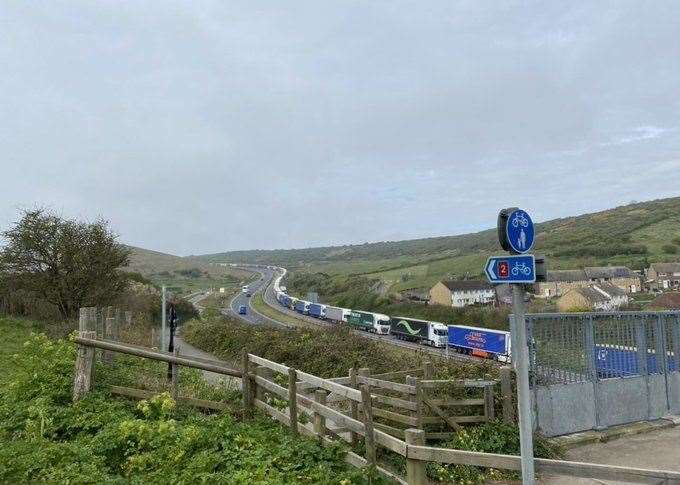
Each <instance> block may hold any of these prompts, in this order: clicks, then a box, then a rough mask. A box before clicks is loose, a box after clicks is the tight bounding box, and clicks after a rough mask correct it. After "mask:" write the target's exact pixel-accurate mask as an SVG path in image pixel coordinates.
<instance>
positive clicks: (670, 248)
mask: <svg viewBox="0 0 680 485" xmlns="http://www.w3.org/2000/svg"><path fill="white" fill-rule="evenodd" d="M661 250H662V251H663V252H664V253H666V254H677V253H678V247H677V246H676V245H675V244H664V245H663V246H661Z"/></svg>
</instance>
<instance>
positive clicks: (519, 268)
mask: <svg viewBox="0 0 680 485" xmlns="http://www.w3.org/2000/svg"><path fill="white" fill-rule="evenodd" d="M520 273H522V274H523V275H524V276H529V275H530V274H531V268H530V267H529V266H527V264H526V263H517V264H516V265H515V266H513V267H512V276H518V275H519V274H520Z"/></svg>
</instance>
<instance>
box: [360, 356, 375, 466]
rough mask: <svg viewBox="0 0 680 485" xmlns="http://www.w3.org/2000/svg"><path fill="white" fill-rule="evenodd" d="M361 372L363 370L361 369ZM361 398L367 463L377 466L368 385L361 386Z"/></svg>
mask: <svg viewBox="0 0 680 485" xmlns="http://www.w3.org/2000/svg"><path fill="white" fill-rule="evenodd" d="M359 371H361V369H359ZM361 398H362V404H363V411H364V427H365V432H364V442H365V444H366V461H367V462H368V463H369V464H370V465H373V466H375V464H376V451H375V436H374V434H373V409H372V406H371V391H370V389H369V387H368V386H367V385H365V384H364V385H362V386H361Z"/></svg>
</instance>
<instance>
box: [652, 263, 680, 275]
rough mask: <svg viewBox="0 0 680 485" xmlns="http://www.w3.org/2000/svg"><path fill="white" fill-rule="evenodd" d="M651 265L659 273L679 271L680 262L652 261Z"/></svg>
mask: <svg viewBox="0 0 680 485" xmlns="http://www.w3.org/2000/svg"><path fill="white" fill-rule="evenodd" d="M650 267H651V268H652V269H653V270H654V271H656V272H657V273H679V272H680V263H652V264H651V265H650Z"/></svg>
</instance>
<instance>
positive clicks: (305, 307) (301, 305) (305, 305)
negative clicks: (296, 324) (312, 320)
mask: <svg viewBox="0 0 680 485" xmlns="http://www.w3.org/2000/svg"><path fill="white" fill-rule="evenodd" d="M293 308H295V311H296V312H298V313H302V314H303V315H307V314H308V313H309V302H308V301H305V300H297V301H296V302H295V306H294V307H293Z"/></svg>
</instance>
